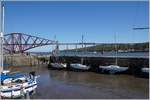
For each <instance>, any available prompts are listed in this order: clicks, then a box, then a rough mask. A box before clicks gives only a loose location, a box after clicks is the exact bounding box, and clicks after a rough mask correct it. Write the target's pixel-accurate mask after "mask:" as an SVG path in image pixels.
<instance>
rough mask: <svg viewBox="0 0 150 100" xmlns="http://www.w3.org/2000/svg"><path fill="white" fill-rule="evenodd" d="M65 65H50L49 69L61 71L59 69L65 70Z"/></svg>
mask: <svg viewBox="0 0 150 100" xmlns="http://www.w3.org/2000/svg"><path fill="white" fill-rule="evenodd" d="M66 67H67V65H66V64H60V63H51V64H50V66H49V68H51V69H58V70H61V69H66Z"/></svg>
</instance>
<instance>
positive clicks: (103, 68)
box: [99, 65, 128, 74]
mask: <svg viewBox="0 0 150 100" xmlns="http://www.w3.org/2000/svg"><path fill="white" fill-rule="evenodd" d="M99 68H100V69H101V71H102V72H105V71H108V72H109V73H111V74H114V73H118V72H123V71H126V70H127V69H128V67H120V66H117V65H109V66H99Z"/></svg>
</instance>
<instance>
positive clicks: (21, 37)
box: [4, 33, 58, 53]
mask: <svg viewBox="0 0 150 100" xmlns="http://www.w3.org/2000/svg"><path fill="white" fill-rule="evenodd" d="M57 42H58V41H54V40H48V39H44V38H40V37H36V36H31V35H27V34H24V33H11V34H6V35H4V49H5V50H7V51H8V52H9V53H23V52H25V51H27V50H29V49H33V48H36V47H40V46H44V45H48V44H56V43H57Z"/></svg>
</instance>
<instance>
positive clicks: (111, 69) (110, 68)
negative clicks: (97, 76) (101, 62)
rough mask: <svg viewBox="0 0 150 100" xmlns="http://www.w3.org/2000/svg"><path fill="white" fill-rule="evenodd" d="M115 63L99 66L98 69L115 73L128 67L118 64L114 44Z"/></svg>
mask: <svg viewBox="0 0 150 100" xmlns="http://www.w3.org/2000/svg"><path fill="white" fill-rule="evenodd" d="M115 43H116V34H115ZM115 49H116V50H115V65H109V66H99V69H100V70H101V71H102V72H104V71H108V72H109V73H111V74H114V73H117V72H123V71H126V70H127V69H128V67H120V66H118V58H117V44H115Z"/></svg>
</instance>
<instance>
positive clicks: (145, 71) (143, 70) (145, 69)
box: [141, 68, 149, 73]
mask: <svg viewBox="0 0 150 100" xmlns="http://www.w3.org/2000/svg"><path fill="white" fill-rule="evenodd" d="M141 70H142V72H144V73H149V68H142V69H141Z"/></svg>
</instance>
